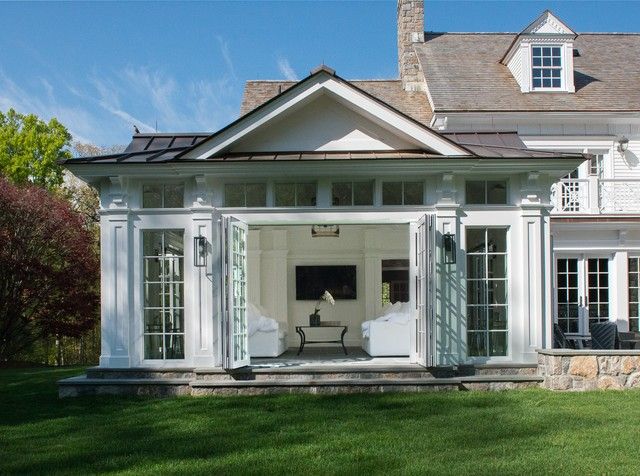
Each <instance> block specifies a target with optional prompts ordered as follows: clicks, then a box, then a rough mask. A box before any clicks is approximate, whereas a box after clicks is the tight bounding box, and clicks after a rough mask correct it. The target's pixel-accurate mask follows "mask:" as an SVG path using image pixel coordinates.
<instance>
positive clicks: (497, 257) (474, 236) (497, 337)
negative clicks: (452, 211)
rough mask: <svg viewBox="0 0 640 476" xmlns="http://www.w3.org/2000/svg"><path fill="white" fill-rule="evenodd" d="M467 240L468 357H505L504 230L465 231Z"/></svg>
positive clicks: (505, 284)
mask: <svg viewBox="0 0 640 476" xmlns="http://www.w3.org/2000/svg"><path fill="white" fill-rule="evenodd" d="M466 241H467V329H468V333H467V351H468V355H469V356H484V357H491V356H504V355H507V353H508V330H509V326H508V315H509V314H508V307H507V289H508V281H507V275H508V274H507V254H506V243H507V230H506V229H505V228H467V229H466Z"/></svg>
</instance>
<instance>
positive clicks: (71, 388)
mask: <svg viewBox="0 0 640 476" xmlns="http://www.w3.org/2000/svg"><path fill="white" fill-rule="evenodd" d="M542 381H543V378H542V377H540V376H534V375H474V376H467V377H448V378H436V377H433V376H431V377H429V378H415V377H411V376H408V375H405V376H403V377H402V378H394V377H386V378H381V377H377V378H320V379H313V378H303V379H299V378H279V379H278V378H271V379H266V378H265V379H258V380H233V379H228V380H224V379H213V380H206V379H198V380H196V379H188V378H173V379H168V378H167V379H161V378H89V377H87V376H81V377H73V378H68V379H64V380H61V381H60V382H58V385H59V396H60V397H76V396H82V395H145V396H155V397H165V396H174V395H261V394H274V393H318V394H334V393H384V392H427V391H442V390H450V391H457V390H485V391H486V390H508V389H516V388H529V387H537V386H540V384H541V382H542Z"/></svg>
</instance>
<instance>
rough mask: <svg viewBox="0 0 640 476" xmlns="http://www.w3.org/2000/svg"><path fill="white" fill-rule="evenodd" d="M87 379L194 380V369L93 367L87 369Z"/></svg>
mask: <svg viewBox="0 0 640 476" xmlns="http://www.w3.org/2000/svg"><path fill="white" fill-rule="evenodd" d="M87 377H88V378H95V379H161V380H167V379H176V378H177V379H184V378H186V379H193V378H195V374H194V372H193V369H188V368H187V369H181V368H165V369H149V368H129V369H103V368H100V367H91V368H88V369H87Z"/></svg>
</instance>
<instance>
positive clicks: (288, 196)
mask: <svg viewBox="0 0 640 476" xmlns="http://www.w3.org/2000/svg"><path fill="white" fill-rule="evenodd" d="M316 188H317V187H316V184H315V183H277V184H275V186H274V195H275V205H276V207H315V206H316V191H317V190H316Z"/></svg>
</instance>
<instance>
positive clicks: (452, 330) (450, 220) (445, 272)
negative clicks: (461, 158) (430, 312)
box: [434, 205, 467, 365]
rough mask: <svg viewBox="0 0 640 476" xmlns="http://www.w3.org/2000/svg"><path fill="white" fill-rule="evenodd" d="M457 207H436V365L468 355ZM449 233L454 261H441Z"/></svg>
mask: <svg viewBox="0 0 640 476" xmlns="http://www.w3.org/2000/svg"><path fill="white" fill-rule="evenodd" d="M459 213H460V208H459V206H458V205H437V206H436V252H435V270H436V278H435V285H436V289H435V296H436V305H435V308H436V309H435V310H436V319H435V322H436V329H435V332H436V348H435V349H434V360H435V362H436V364H437V365H455V364H458V363H460V362H462V361H463V360H465V359H466V354H467V344H466V342H467V325H466V322H467V319H466V306H467V296H466V291H465V289H466V288H465V286H464V269H465V264H464V259H465V257H464V254H463V253H462V252H461V249H460V244H461V233H460V232H461V230H460V216H459ZM445 233H451V234H453V235H454V236H455V242H456V263H455V264H444V256H443V247H442V235H444V234H445Z"/></svg>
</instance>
